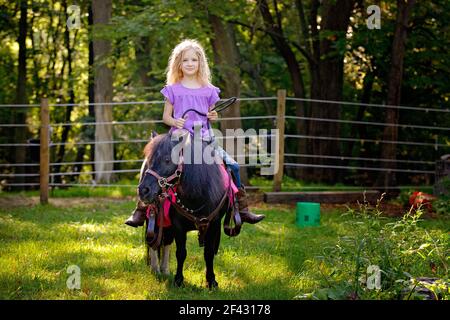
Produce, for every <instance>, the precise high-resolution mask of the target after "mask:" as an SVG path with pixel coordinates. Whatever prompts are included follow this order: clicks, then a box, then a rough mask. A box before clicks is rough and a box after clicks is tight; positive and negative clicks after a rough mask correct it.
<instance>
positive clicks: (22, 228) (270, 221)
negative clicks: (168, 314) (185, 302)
mask: <svg viewBox="0 0 450 320" xmlns="http://www.w3.org/2000/svg"><path fill="white" fill-rule="evenodd" d="M14 199H15V198H14V197H11V198H10V200H11V201H20V199H21V198H16V200H14ZM55 200H58V201H55ZM83 200H85V199H76V198H75V199H74V198H72V199H70V198H67V199H51V205H45V206H42V205H24V206H20V205H17V204H15V205H14V206H12V205H11V206H3V207H2V208H0V241H1V244H2V245H1V247H0V299H246V300H249V299H293V298H294V297H295V296H297V295H299V294H303V293H308V292H311V291H313V290H314V289H316V287H317V285H318V283H317V282H316V280H313V278H311V277H309V276H308V274H310V273H311V272H312V271H314V270H313V269H315V268H316V267H317V266H315V265H314V264H311V263H305V262H306V261H308V260H311V259H313V258H314V257H315V256H317V255H319V254H321V253H322V250H323V248H325V247H327V246H330V245H335V244H336V243H337V239H338V237H339V236H342V235H347V234H351V233H352V230H351V229H350V228H349V226H348V223H347V222H348V219H351V218H350V217H348V216H347V217H342V216H341V215H340V214H339V212H337V211H334V210H330V211H325V210H323V211H322V220H321V226H319V227H312V228H298V227H297V226H296V225H295V212H294V210H295V209H294V208H293V207H292V206H291V207H288V206H283V205H270V206H269V205H266V204H261V205H259V206H258V207H257V208H256V209H255V210H254V211H256V212H258V213H265V214H266V215H267V218H266V219H265V220H264V222H262V223H259V224H257V225H248V224H245V225H244V226H243V228H242V231H241V234H240V235H239V236H238V237H235V238H229V237H227V236H225V235H224V234H223V233H222V235H223V236H222V241H221V244H220V249H219V254H218V255H217V256H216V259H215V273H216V279H217V281H218V283H219V289H218V290H214V291H210V290H208V289H206V288H205V286H206V281H205V264H204V260H203V251H202V248H200V247H199V246H198V242H197V233H196V232H190V233H189V234H188V243H187V250H188V256H187V259H186V262H185V266H184V270H185V271H184V276H185V284H186V287H185V288H175V287H173V285H172V283H173V272H174V270H175V267H176V259H175V246H174V247H173V249H172V252H171V261H170V270H171V273H172V275H171V276H169V277H158V276H156V275H154V274H153V273H152V272H151V271H150V270H149V267H148V266H147V265H146V264H145V252H144V251H145V250H144V248H145V247H144V244H143V230H142V228H139V229H134V228H130V227H127V226H125V225H124V224H123V221H124V219H125V218H126V217H127V216H128V215H129V213H130V212H131V210H132V209H133V207H134V203H133V201H130V200H120V199H113V198H97V199H96V198H93V199H91V201H83ZM426 223H427V228H430V229H433V228H435V229H437V230H439V231H441V232H448V223H446V222H445V223H443V222H442V221H439V220H437V221H426ZM70 265H77V266H79V267H80V269H81V289H80V290H70V289H68V288H67V286H66V281H67V279H68V277H69V276H70V274H68V273H67V268H68V267H69V266H70Z"/></svg>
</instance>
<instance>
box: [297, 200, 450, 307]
mask: <svg viewBox="0 0 450 320" xmlns="http://www.w3.org/2000/svg"><path fill="white" fill-rule="evenodd" d="M381 200H382V199H380V200H379V202H378V204H377V205H376V206H375V207H374V208H372V207H371V206H369V205H368V204H367V203H363V204H360V206H359V209H357V210H354V209H351V208H348V211H347V212H346V213H345V215H348V216H351V217H352V220H351V221H349V224H350V227H351V228H352V230H354V233H353V234H352V235H347V234H346V235H342V236H340V237H339V240H338V242H337V244H336V245H335V246H332V247H327V248H325V249H324V250H323V254H322V255H321V256H318V257H316V258H315V259H314V260H310V261H308V263H309V264H311V265H316V266H317V267H318V272H317V273H315V274H313V276H314V277H315V278H317V279H318V281H319V282H320V285H319V288H318V289H316V290H314V291H313V292H311V293H308V294H304V295H299V296H298V298H303V299H305V298H306V299H411V298H413V297H412V296H411V294H412V292H414V289H411V288H410V284H411V283H412V284H413V287H414V284H415V285H416V286H417V284H418V280H417V279H418V278H420V277H424V276H430V275H431V276H433V277H434V278H438V281H435V282H434V283H433V284H431V285H428V287H429V289H430V290H432V291H433V292H434V293H435V296H434V298H438V299H449V298H450V294H449V291H448V290H449V289H448V285H449V282H448V281H449V277H448V271H449V270H448V268H449V265H448V254H449V242H448V235H447V234H446V233H445V232H443V231H440V230H428V229H426V228H423V227H421V226H420V222H421V219H420V218H421V216H422V214H423V212H422V210H421V209H420V208H419V209H418V210H416V211H413V210H410V211H408V212H407V213H405V215H404V216H403V217H402V218H401V219H399V220H396V221H389V220H388V219H387V218H384V217H383V215H382V212H381V210H380V203H381ZM374 265H375V266H378V267H379V269H380V272H381V274H380V275H381V287H379V288H373V287H369V286H368V285H367V284H368V281H369V276H371V274H369V272H368V271H369V269H368V268H369V266H374ZM419 297H421V296H420V295H415V296H414V298H419ZM422 298H423V297H422Z"/></svg>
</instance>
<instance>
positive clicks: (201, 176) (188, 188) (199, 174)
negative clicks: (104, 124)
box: [144, 134, 225, 212]
mask: <svg viewBox="0 0 450 320" xmlns="http://www.w3.org/2000/svg"><path fill="white" fill-rule="evenodd" d="M177 143H178V141H171V135H170V134H161V135H158V136H156V137H155V138H153V139H152V140H151V141H150V142H149V143H148V144H147V145H146V146H145V148H144V153H145V155H146V157H150V158H148V159H149V160H150V162H151V157H152V156H153V155H155V152H157V153H159V154H162V155H168V156H170V154H171V152H172V148H173V147H174V146H175V145H176V144H177ZM205 146H206V142H204V143H203V147H205ZM185 148H191V155H192V157H193V155H194V150H193V149H194V145H193V143H189V142H188V143H187V144H186V145H185ZM181 190H182V195H183V198H184V199H186V200H188V201H192V202H193V203H195V204H197V205H198V203H201V204H202V205H203V204H204V205H205V208H206V209H207V210H209V212H211V211H212V210H214V209H215V208H216V206H217V204H218V203H219V201H220V199H221V198H222V196H223V193H224V192H225V187H224V184H223V177H222V172H221V170H220V167H219V164H216V163H214V164H206V163H203V164H191V163H185V164H184V166H183V175H182V179H181Z"/></svg>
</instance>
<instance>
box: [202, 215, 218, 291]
mask: <svg viewBox="0 0 450 320" xmlns="http://www.w3.org/2000/svg"><path fill="white" fill-rule="evenodd" d="M220 226H221V225H220V221H219V223H215V224H214V225H211V226H209V228H208V231H207V234H206V235H205V237H206V238H205V249H204V251H203V256H204V258H205V263H206V283H207V285H208V288H210V289H212V288H217V287H218V286H219V284H218V283H217V281H216V275H215V274H214V256H215V255H216V253H217V250H218V247H219V242H220Z"/></svg>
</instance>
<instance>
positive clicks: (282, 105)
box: [273, 89, 286, 192]
mask: <svg viewBox="0 0 450 320" xmlns="http://www.w3.org/2000/svg"><path fill="white" fill-rule="evenodd" d="M285 115H286V90H284V89H280V90H278V92H277V129H278V134H279V137H280V141H279V148H280V149H279V152H278V171H277V172H276V173H275V176H274V177H273V191H274V192H278V191H281V182H282V180H283V168H284V125H285V121H286V118H285ZM276 156H277V155H276Z"/></svg>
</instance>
